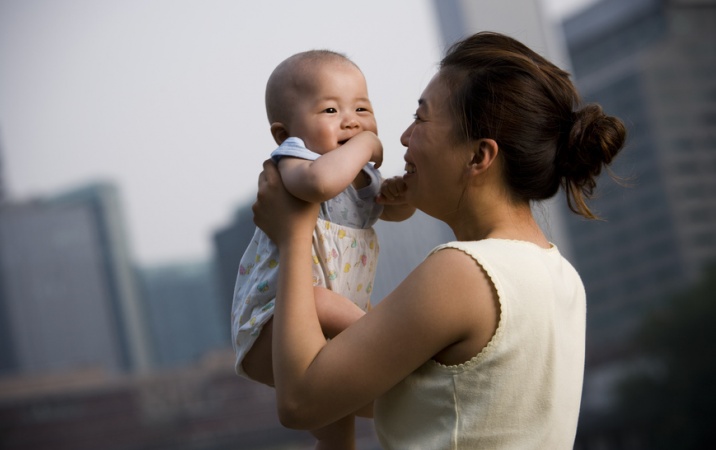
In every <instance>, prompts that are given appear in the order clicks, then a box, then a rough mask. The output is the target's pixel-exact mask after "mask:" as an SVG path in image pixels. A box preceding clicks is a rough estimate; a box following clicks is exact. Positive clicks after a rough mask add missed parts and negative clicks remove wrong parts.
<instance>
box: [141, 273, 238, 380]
mask: <svg viewBox="0 0 716 450" xmlns="http://www.w3.org/2000/svg"><path fill="white" fill-rule="evenodd" d="M139 279H140V285H141V292H142V298H143V299H144V304H145V309H146V320H147V324H148V328H149V330H150V333H149V334H150V336H151V340H152V344H153V345H152V348H153V352H152V353H153V356H154V358H153V361H154V364H155V365H156V366H158V367H178V366H184V365H187V364H189V363H195V362H196V361H198V360H200V359H201V358H202V357H204V356H205V355H206V354H207V353H208V352H210V351H212V350H216V349H225V348H228V347H230V346H231V335H230V333H229V317H228V314H226V313H224V312H223V311H222V310H221V308H220V306H219V305H220V303H219V296H218V295H217V287H218V283H217V282H216V276H215V270H214V265H213V264H212V263H203V262H197V263H183V264H170V265H163V266H157V267H148V268H142V269H140V270H139ZM221 304H222V305H223V303H221Z"/></svg>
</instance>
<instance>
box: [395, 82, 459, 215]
mask: <svg viewBox="0 0 716 450" xmlns="http://www.w3.org/2000/svg"><path fill="white" fill-rule="evenodd" d="M449 98H450V89H449V87H448V85H447V84H446V83H445V82H444V81H443V80H442V78H441V76H440V73H438V74H437V75H435V76H434V77H433V79H432V80H431V81H430V83H429V84H428V86H427V87H426V88H425V90H424V91H423V94H422V96H421V97H420V100H418V109H417V110H416V111H415V120H414V121H413V123H412V124H411V125H410V126H409V127H408V128H407V129H406V130H405V131H404V132H403V135H402V136H401V137H400V142H401V144H403V145H404V146H405V147H407V151H406V152H405V172H406V173H405V175H404V176H403V179H404V180H405V183H406V186H407V192H406V198H407V201H408V203H409V204H411V205H413V206H415V207H416V208H419V209H420V210H422V211H423V212H425V213H426V214H429V215H431V216H433V217H436V218H438V219H446V218H448V216H449V214H451V213H454V212H456V210H457V208H458V204H459V201H460V197H461V196H462V193H463V191H464V187H465V181H466V179H465V177H466V175H467V169H468V165H469V161H470V160H471V158H472V156H471V154H470V148H471V147H470V146H469V145H468V144H467V143H459V142H457V141H458V140H457V139H456V132H455V129H456V125H455V121H454V118H453V114H452V113H451V111H450V107H449V104H448V99H449Z"/></svg>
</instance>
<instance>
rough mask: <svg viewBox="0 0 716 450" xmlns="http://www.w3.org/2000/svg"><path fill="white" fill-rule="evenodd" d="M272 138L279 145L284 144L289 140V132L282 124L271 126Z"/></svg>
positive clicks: (277, 123) (275, 123)
mask: <svg viewBox="0 0 716 450" xmlns="http://www.w3.org/2000/svg"><path fill="white" fill-rule="evenodd" d="M271 136H273V140H274V141H276V144H277V145H281V144H283V141H285V140H286V139H288V138H289V134H288V130H287V129H286V127H285V126H284V124H282V123H281V122H274V123H272V124H271Z"/></svg>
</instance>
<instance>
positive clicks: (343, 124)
mask: <svg viewBox="0 0 716 450" xmlns="http://www.w3.org/2000/svg"><path fill="white" fill-rule="evenodd" d="M266 113H267V114H268V120H269V123H270V124H271V134H272V135H273V137H274V139H275V140H276V143H277V144H281V143H282V142H283V141H284V140H286V138H288V137H298V138H301V139H303V141H304V143H305V144H306V147H307V148H308V149H309V150H311V151H313V152H316V153H319V154H324V153H326V152H329V151H331V150H334V149H336V148H338V147H340V146H341V145H343V144H344V143H345V142H346V141H347V140H348V139H350V138H352V137H353V136H355V135H356V134H358V133H360V132H361V131H366V130H367V131H372V132H374V133H377V125H376V122H375V117H374V116H373V107H372V105H371V103H370V100H369V98H368V88H367V86H366V81H365V77H364V76H363V73H362V72H361V71H360V69H359V68H358V66H356V65H355V64H354V63H353V62H352V61H351V60H349V59H348V58H346V57H345V56H343V55H341V54H339V53H335V52H332V51H329V50H311V51H307V52H302V53H297V54H295V55H293V56H291V57H289V58H288V59H286V60H284V61H283V62H282V63H281V64H279V65H278V66H277V67H276V69H274V71H273V73H272V74H271V76H270V77H269V80H268V83H267V84H266Z"/></svg>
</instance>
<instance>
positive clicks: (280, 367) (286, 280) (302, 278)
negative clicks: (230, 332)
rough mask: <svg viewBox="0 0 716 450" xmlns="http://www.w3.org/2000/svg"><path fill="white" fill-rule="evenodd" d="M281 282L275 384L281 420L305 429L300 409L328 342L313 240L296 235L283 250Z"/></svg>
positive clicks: (275, 338) (275, 335)
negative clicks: (316, 293)
mask: <svg viewBox="0 0 716 450" xmlns="http://www.w3.org/2000/svg"><path fill="white" fill-rule="evenodd" d="M279 255H280V263H279V284H278V289H277V293H276V306H275V311H274V318H273V321H274V326H273V367H274V383H275V386H276V396H277V403H278V409H279V417H280V419H281V422H282V423H283V424H284V425H286V426H288V427H291V428H301V427H302V426H301V423H300V421H301V419H300V417H299V414H298V412H299V411H300V409H301V408H302V404H303V403H304V400H303V398H305V394H306V392H305V386H306V383H305V380H306V374H307V371H308V368H309V366H310V365H311V362H312V361H313V359H314V358H315V356H316V355H317V354H318V352H319V351H320V350H321V348H322V347H323V346H324V345H325V344H326V340H325V338H324V336H323V332H322V331H321V326H320V323H319V321H318V315H317V313H316V304H315V300H314V291H313V283H312V281H311V280H312V271H311V266H310V264H306V263H305V262H306V261H309V260H310V259H311V239H310V236H309V237H308V239H306V238H294V239H293V240H291V241H289V242H287V243H286V244H285V245H282V246H281V248H280V249H279Z"/></svg>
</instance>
